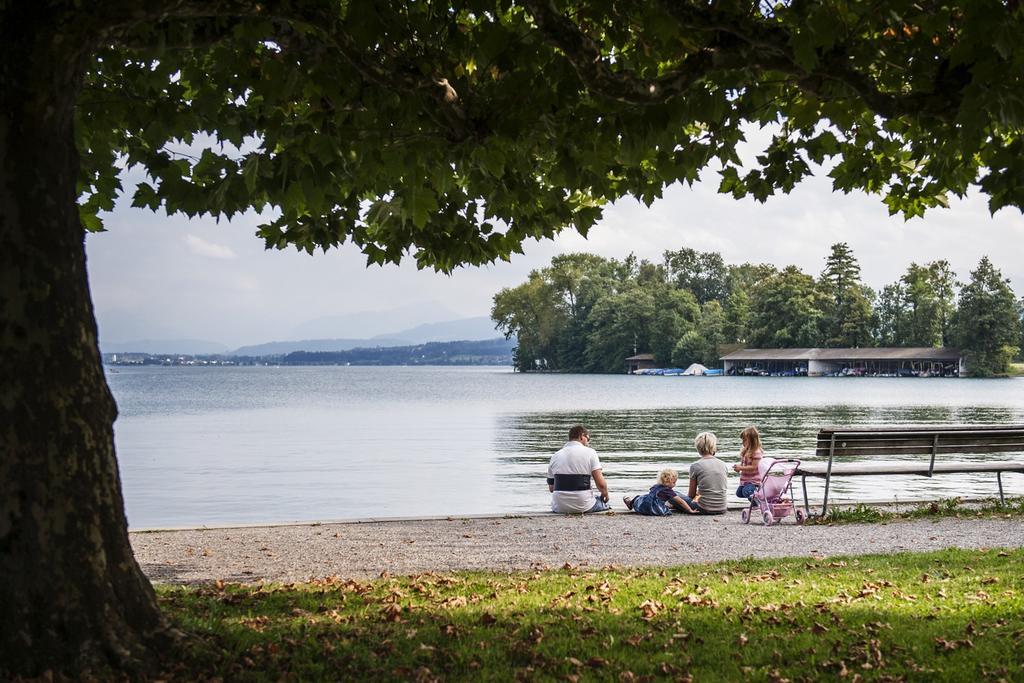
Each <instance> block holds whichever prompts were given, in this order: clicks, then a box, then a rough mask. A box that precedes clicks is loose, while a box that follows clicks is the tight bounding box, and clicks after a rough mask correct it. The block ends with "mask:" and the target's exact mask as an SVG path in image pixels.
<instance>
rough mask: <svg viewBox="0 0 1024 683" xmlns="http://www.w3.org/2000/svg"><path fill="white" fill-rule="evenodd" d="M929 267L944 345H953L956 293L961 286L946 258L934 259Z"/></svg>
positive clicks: (929, 276)
mask: <svg viewBox="0 0 1024 683" xmlns="http://www.w3.org/2000/svg"><path fill="white" fill-rule="evenodd" d="M927 267H928V278H929V280H931V283H932V289H933V290H934V291H935V300H936V313H937V315H938V317H939V329H940V330H941V332H940V334H941V337H942V345H943V346H951V345H952V344H953V337H954V336H955V330H954V329H953V314H954V313H955V312H956V293H957V288H958V287H959V283H958V282H957V280H956V273H954V272H953V271H952V270H951V269H950V267H949V261H946V260H945V259H942V260H939V261H932V262H931V263H929V264H928V266H927Z"/></svg>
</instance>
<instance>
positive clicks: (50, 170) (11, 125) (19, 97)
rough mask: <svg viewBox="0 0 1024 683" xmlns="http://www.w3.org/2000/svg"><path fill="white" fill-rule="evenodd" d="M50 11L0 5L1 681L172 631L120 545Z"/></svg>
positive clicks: (64, 52) (133, 650) (60, 62)
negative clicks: (6, 676) (16, 674)
mask: <svg viewBox="0 0 1024 683" xmlns="http://www.w3.org/2000/svg"><path fill="white" fill-rule="evenodd" d="M40 5H43V7H40ZM13 7H17V9H13ZM59 19H60V17H54V16H52V12H51V10H49V9H46V8H45V4H44V3H32V2H13V3H9V4H7V5H6V8H0V449H2V451H0V452H2V460H0V678H4V675H3V674H4V673H7V674H12V673H21V674H28V675H32V674H36V673H39V672H42V671H45V670H47V669H54V670H65V671H74V670H80V669H82V668H89V667H93V666H97V665H99V666H103V665H105V664H112V665H113V666H115V667H116V668H126V667H127V668H135V667H137V666H139V665H140V664H145V663H147V662H148V661H149V660H150V659H151V653H152V652H153V651H154V645H155V643H157V642H158V641H163V639H164V637H165V635H166V634H167V633H168V631H167V628H166V624H165V622H164V619H163V617H162V616H161V614H160V611H159V609H158V607H157V604H156V598H155V595H154V593H153V589H152V587H151V586H150V585H149V582H148V581H147V580H146V578H145V576H144V575H143V574H142V572H141V570H140V569H139V566H138V564H137V563H136V561H135V558H134V556H133V555H132V550H131V546H130V545H129V542H128V532H127V523H126V520H125V515H124V503H123V499H122V496H121V484H120V479H119V477H118V470H117V461H116V459H115V456H114V443H113V422H114V418H115V416H116V412H117V409H116V407H115V405H114V400H113V398H112V396H111V394H110V390H109V389H108V387H107V384H106V380H105V378H104V375H103V367H102V364H101V361H100V357H99V349H98V347H97V337H96V323H95V320H94V317H93V310H92V302H91V301H90V298H89V288H88V282H87V279H86V270H85V245H84V239H85V234H84V231H83V228H82V225H81V222H80V221H79V218H78V213H77V209H76V187H75V184H76V180H77V171H78V155H77V153H76V150H75V144H74V135H73V113H74V102H75V97H76V94H77V92H78V90H79V88H80V85H81V81H82V72H83V68H84V62H85V52H86V50H85V48H84V46H78V47H75V46H73V45H68V42H71V41H69V40H68V38H67V36H68V34H67V33H64V34H63V36H62V35H61V34H60V33H59V32H60V31H61V30H66V29H67V28H68V27H67V26H61V22H60V21H59Z"/></svg>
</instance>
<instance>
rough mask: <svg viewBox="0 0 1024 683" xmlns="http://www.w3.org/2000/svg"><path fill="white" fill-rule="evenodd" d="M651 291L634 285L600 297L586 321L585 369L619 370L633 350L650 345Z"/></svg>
mask: <svg viewBox="0 0 1024 683" xmlns="http://www.w3.org/2000/svg"><path fill="white" fill-rule="evenodd" d="M655 311H656V308H655V304H654V294H653V292H651V291H650V290H649V289H644V288H642V287H639V286H633V287H630V288H628V289H625V290H624V291H622V292H618V293H615V294H612V295H610V296H606V297H604V298H602V299H599V300H598V301H597V303H596V304H594V310H593V311H591V314H590V318H589V319H588V321H587V327H588V333H587V347H586V352H585V356H584V357H585V362H586V365H585V369H586V370H588V371H590V372H615V373H620V372H622V371H623V370H624V369H625V359H626V358H627V357H628V356H631V355H633V352H634V349H636V350H638V351H642V350H643V349H647V348H650V342H651V324H652V322H653V321H654V318H655Z"/></svg>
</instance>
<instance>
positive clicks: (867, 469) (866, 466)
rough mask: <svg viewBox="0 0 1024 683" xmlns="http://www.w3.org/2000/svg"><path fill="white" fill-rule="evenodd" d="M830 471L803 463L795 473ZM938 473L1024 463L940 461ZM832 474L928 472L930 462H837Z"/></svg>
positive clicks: (1023, 468)
mask: <svg viewBox="0 0 1024 683" xmlns="http://www.w3.org/2000/svg"><path fill="white" fill-rule="evenodd" d="M827 471H828V463H827V462H807V461H804V462H802V463H800V466H799V467H798V468H797V470H796V473H797V474H798V475H806V476H809V477H824V476H825V474H826V473H827ZM933 471H934V472H936V473H944V474H948V473H969V472H1021V473H1024V462H1019V461H991V460H989V461H986V462H937V463H935V468H934V470H933ZM832 474H833V475H837V474H860V475H870V474H923V475H927V474H928V463H927V462H901V463H891V462H889V463H881V462H879V463H871V462H838V463H837V462H834V463H832Z"/></svg>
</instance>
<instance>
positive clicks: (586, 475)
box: [548, 425, 609, 514]
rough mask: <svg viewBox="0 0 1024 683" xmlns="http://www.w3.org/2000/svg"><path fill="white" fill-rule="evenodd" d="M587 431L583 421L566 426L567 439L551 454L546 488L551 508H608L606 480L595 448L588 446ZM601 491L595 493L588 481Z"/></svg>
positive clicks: (572, 510)
mask: <svg viewBox="0 0 1024 683" xmlns="http://www.w3.org/2000/svg"><path fill="white" fill-rule="evenodd" d="M589 444H590V432H588V431H587V428H586V427H584V426H583V425H576V426H575V427H573V428H572V429H570V430H569V443H567V444H565V445H564V446H562V449H561V450H560V451H558V452H557V453H555V454H554V455H552V456H551V464H550V465H548V491H551V511H552V512H561V513H576V514H578V513H581V512H604V511H605V510H608V509H609V505H608V484H607V483H606V482H605V480H604V475H603V474H602V473H601V461H600V460H598V458H597V451H595V450H594V449H593V448H590V446H589ZM591 479H593V482H594V484H595V485H596V486H597V488H598V490H599V491H600V492H601V495H600V496H595V495H594V490H593V488H591V485H590V482H591Z"/></svg>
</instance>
